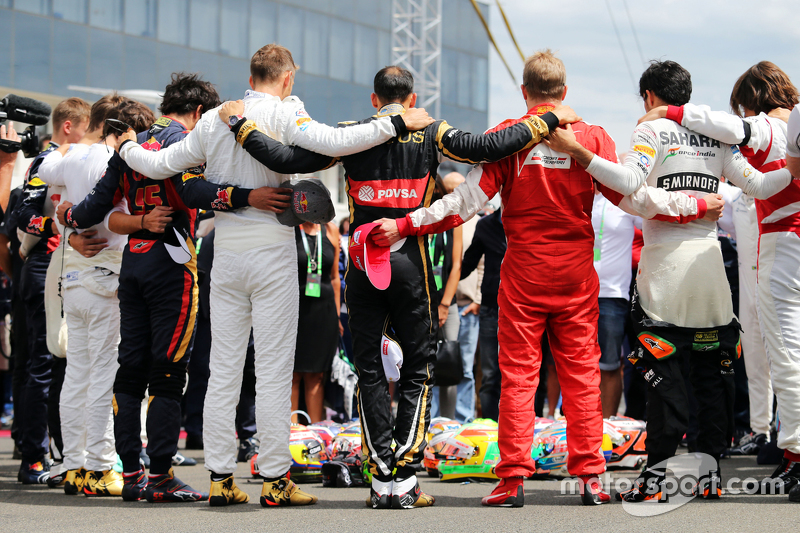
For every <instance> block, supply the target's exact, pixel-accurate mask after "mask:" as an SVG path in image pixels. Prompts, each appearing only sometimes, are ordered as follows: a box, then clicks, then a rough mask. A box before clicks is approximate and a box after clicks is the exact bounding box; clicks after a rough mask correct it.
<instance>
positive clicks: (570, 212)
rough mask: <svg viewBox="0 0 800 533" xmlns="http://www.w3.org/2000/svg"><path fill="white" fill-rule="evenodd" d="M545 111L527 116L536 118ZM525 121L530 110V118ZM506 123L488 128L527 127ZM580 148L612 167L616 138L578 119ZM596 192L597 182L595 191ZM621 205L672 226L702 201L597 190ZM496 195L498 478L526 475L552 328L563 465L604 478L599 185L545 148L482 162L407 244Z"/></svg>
mask: <svg viewBox="0 0 800 533" xmlns="http://www.w3.org/2000/svg"><path fill="white" fill-rule="evenodd" d="M552 108H553V106H552V105H540V106H537V107H535V108H532V109H530V110H529V111H528V115H531V114H535V115H541V114H543V113H545V112H547V111H548V110H550V109H552ZM526 116H527V115H526ZM523 118H524V117H522V118H520V119H515V120H506V121H505V122H503V123H501V124H500V125H499V126H497V127H496V128H494V129H493V130H490V131H496V130H500V129H503V128H507V127H509V126H510V125H512V124H515V123H517V122H519V121H520V120H522V119H523ZM573 130H574V132H575V135H576V137H577V140H578V142H580V143H581V144H582V145H583V146H585V147H586V148H587V149H589V150H590V151H591V152H593V153H595V154H597V155H599V156H600V157H602V158H604V159H607V160H609V161H614V162H616V161H617V155H616V152H615V149H616V147H615V145H614V141H613V140H612V139H611V137H610V136H609V135H608V134H607V133H606V132H605V130H603V129H602V128H601V127H599V126H592V125H589V124H585V123H583V122H579V123H576V124H573ZM598 185H599V184H598ZM600 187H601V190H603V191H604V193H605V194H606V196H607V198H609V200H611V201H612V202H614V203H615V204H618V205H620V207H622V208H626V207H627V209H626V210H629V211H632V212H634V214H640V215H642V216H646V217H647V218H652V217H653V216H656V215H657V214H659V213H660V215H659V217H667V218H668V219H670V220H674V221H677V222H685V221H688V220H694V219H696V218H701V217H702V216H704V215H705V211H706V206H705V202H704V201H702V200H696V199H694V198H691V197H689V196H688V195H681V194H675V193H672V194H670V193H669V192H668V191H665V190H663V189H661V190H658V189H656V188H653V187H651V188H649V189H647V188H641V189H639V190H638V191H636V192H634V193H633V194H631V195H630V196H626V197H623V196H622V195H621V194H619V193H616V192H614V191H611V190H609V189H607V188H605V187H603V186H600ZM497 192H500V194H501V198H502V205H503V226H504V229H505V232H506V237H507V240H508V250H507V252H506V255H505V259H504V260H503V265H502V268H501V272H500V290H499V293H498V305H499V308H500V317H499V331H498V340H499V343H500V352H499V356H498V360H499V365H500V372H501V375H502V386H501V394H500V417H499V436H498V445H499V448H500V456H501V461H500V464H499V465H498V466H497V468H496V474H497V475H498V476H499V477H501V478H507V477H512V476H530V475H532V474H533V473H534V472H535V465H534V461H533V460H532V459H531V453H530V450H531V445H532V443H533V427H534V420H535V414H534V395H535V393H536V388H537V386H538V384H539V368H540V366H541V360H542V352H541V340H542V334H543V333H544V332H545V331H547V333H548V338H549V340H550V347H551V350H552V352H553V358H554V360H555V364H556V369H557V371H558V377H559V382H560V384H561V390H562V395H563V411H564V414H565V415H566V417H567V420H568V422H569V424H568V426H567V443H568V447H569V456H568V462H567V468H568V469H569V471H570V473H571V474H573V475H584V474H587V475H592V474H600V473H602V472H603V471H605V460H604V459H603V453H602V450H601V445H602V438H603V416H602V410H601V406H600V388H599V387H600V369H599V366H598V361H599V359H600V348H599V346H598V344H597V318H598V302H597V297H598V292H599V282H598V279H597V273H596V272H595V269H594V265H593V246H594V231H593V229H592V215H591V209H592V203H593V198H594V181H593V179H592V177H591V176H590V175H589V174H588V173H587V172H586V171H585V170H584V169H583V167H581V166H580V165H579V164H578V163H577V162H576V161H573V160H572V158H571V157H570V156H569V155H567V154H563V153H559V152H555V151H553V150H551V149H550V148H549V147H547V146H546V145H544V144H537V145H534V146H533V147H531V148H529V149H525V150H522V151H520V152H517V153H516V154H515V155H512V156H510V157H507V158H505V159H503V160H501V161H498V162H496V163H491V164H484V165H482V166H478V167H475V169H474V170H473V171H472V172H470V174H469V176H468V177H467V181H466V182H465V183H464V184H462V185H461V186H459V187H458V188H457V189H456V191H454V192H453V193H451V194H449V195H447V196H445V197H444V198H443V199H442V200H440V201H439V202H436V203H435V204H433V205H432V206H431V207H429V208H426V209H419V210H417V211H415V212H413V213H410V214H409V215H407V216H406V217H405V218H402V219H398V220H397V224H398V230H399V231H400V236H401V237H406V236H408V235H422V234H429V233H440V232H442V231H445V230H446V229H449V228H451V227H454V226H457V225H459V224H461V223H463V222H464V221H465V220H467V219H469V218H470V217H471V216H473V215H474V214H475V213H476V212H477V211H478V210H479V209H481V208H482V207H483V205H484V204H485V202H486V201H487V200H488V199H489V198H492V197H493V196H494V195H495V194H496V193H497Z"/></svg>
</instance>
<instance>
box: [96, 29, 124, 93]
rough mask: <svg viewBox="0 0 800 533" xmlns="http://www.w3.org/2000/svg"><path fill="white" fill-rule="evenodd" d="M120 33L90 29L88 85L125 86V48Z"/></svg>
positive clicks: (113, 87)
mask: <svg viewBox="0 0 800 533" xmlns="http://www.w3.org/2000/svg"><path fill="white" fill-rule="evenodd" d="M123 37H124V36H123V35H122V34H121V33H112V32H109V31H102V30H96V29H92V30H91V33H90V38H91V41H90V44H89V50H90V54H91V55H90V56H89V60H90V63H89V85H90V86H92V87H103V88H107V89H115V88H118V87H125V63H126V62H125V55H124V51H125V48H124V46H123V43H122V39H123Z"/></svg>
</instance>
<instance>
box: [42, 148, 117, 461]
mask: <svg viewBox="0 0 800 533" xmlns="http://www.w3.org/2000/svg"><path fill="white" fill-rule="evenodd" d="M112 154H113V152H110V151H109V148H108V147H106V146H105V145H102V144H95V145H92V146H87V145H85V144H74V145H72V146H71V148H70V150H69V151H68V152H67V154H66V155H65V156H64V157H63V158H62V157H61V154H60V153H58V152H53V153H51V154H50V155H48V156H47V157H46V158H45V160H44V161H43V162H42V165H41V166H40V169H39V170H40V176H41V177H42V178H43V179H45V180H47V182H48V183H54V184H55V187H62V186H63V187H64V189H63V191H62V194H61V199H64V200H67V201H70V202H72V203H78V202H80V201H81V200H82V199H83V198H85V197H86V195H87V194H89V193H91V191H92V189H93V187H94V185H95V184H96V183H97V181H98V180H99V179H100V178H101V177H102V175H103V174H104V173H105V170H106V165H107V163H108V160H109V159H110V157H111V155H112ZM117 209H119V210H121V211H123V212H127V210H126V209H125V208H124V206H123V205H122V204H118V206H117ZM91 229H95V230H97V238H104V239H106V240H107V241H108V247H107V248H105V249H103V250H102V251H101V252H100V253H98V254H97V255H95V256H93V257H91V258H86V257H83V256H82V255H80V254H79V253H78V252H77V251H74V250H71V251H70V253H68V254H64V257H63V260H62V258H61V257H60V256H56V255H55V253H54V256H53V258H52V259H51V261H50V267H49V268H48V281H49V278H50V275H51V272H52V273H53V274H54V275H55V277H56V280H57V281H58V280H60V283H61V293H62V294H61V297H62V298H63V302H64V303H63V305H64V315H65V317H66V324H67V327H68V329H69V345H68V347H67V368H66V371H65V374H64V386H63V388H62V389H61V397H60V405H61V432H62V436H63V440H64V468H65V469H66V470H75V469H78V468H82V467H85V468H86V469H87V470H90V471H91V470H94V471H104V470H109V469H111V468H112V467H113V466H114V464H115V463H116V450H115V448H114V426H113V415H112V409H111V403H112V402H111V400H112V390H111V389H112V385H113V384H114V378H115V376H116V373H117V368H118V367H119V363H118V362H117V357H118V352H117V350H118V346H119V320H120V319H119V316H120V315H119V300H118V299H117V286H118V285H119V271H120V266H121V263H122V249H123V248H124V246H125V243H126V241H127V238H126V237H125V236H122V235H118V234H116V233H113V232H111V231H110V230H109V229H108V228H106V227H105V226H104V225H97V226H95V227H94V228H91ZM56 261H58V262H57V263H56ZM56 286H57V285H56ZM56 302H57V303H56ZM56 302H50V304H51V305H52V304H54V303H55V304H56V305H57V306H58V307H60V305H59V304H60V303H61V301H60V299H57V300H56ZM58 311H60V308H59V309H58ZM49 321H50V316H48V322H49ZM48 325H49V324H48ZM50 334H51V332H50V331H49V330H48V336H50Z"/></svg>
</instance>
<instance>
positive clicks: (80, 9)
mask: <svg viewBox="0 0 800 533" xmlns="http://www.w3.org/2000/svg"><path fill="white" fill-rule="evenodd" d="M53 16H54V17H55V18H57V19H63V20H68V21H70V22H80V23H82V24H86V0H53Z"/></svg>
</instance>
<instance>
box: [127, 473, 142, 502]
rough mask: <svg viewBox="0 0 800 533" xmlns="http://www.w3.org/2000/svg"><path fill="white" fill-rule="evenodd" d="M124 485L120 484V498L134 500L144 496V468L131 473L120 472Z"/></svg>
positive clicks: (128, 500)
mask: <svg viewBox="0 0 800 533" xmlns="http://www.w3.org/2000/svg"><path fill="white" fill-rule="evenodd" d="M122 479H123V480H124V485H123V486H122V499H123V500H125V501H126V502H136V501H139V500H141V499H142V498H144V491H145V489H147V474H145V473H144V469H140V470H139V471H138V472H134V473H133V474H122Z"/></svg>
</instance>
